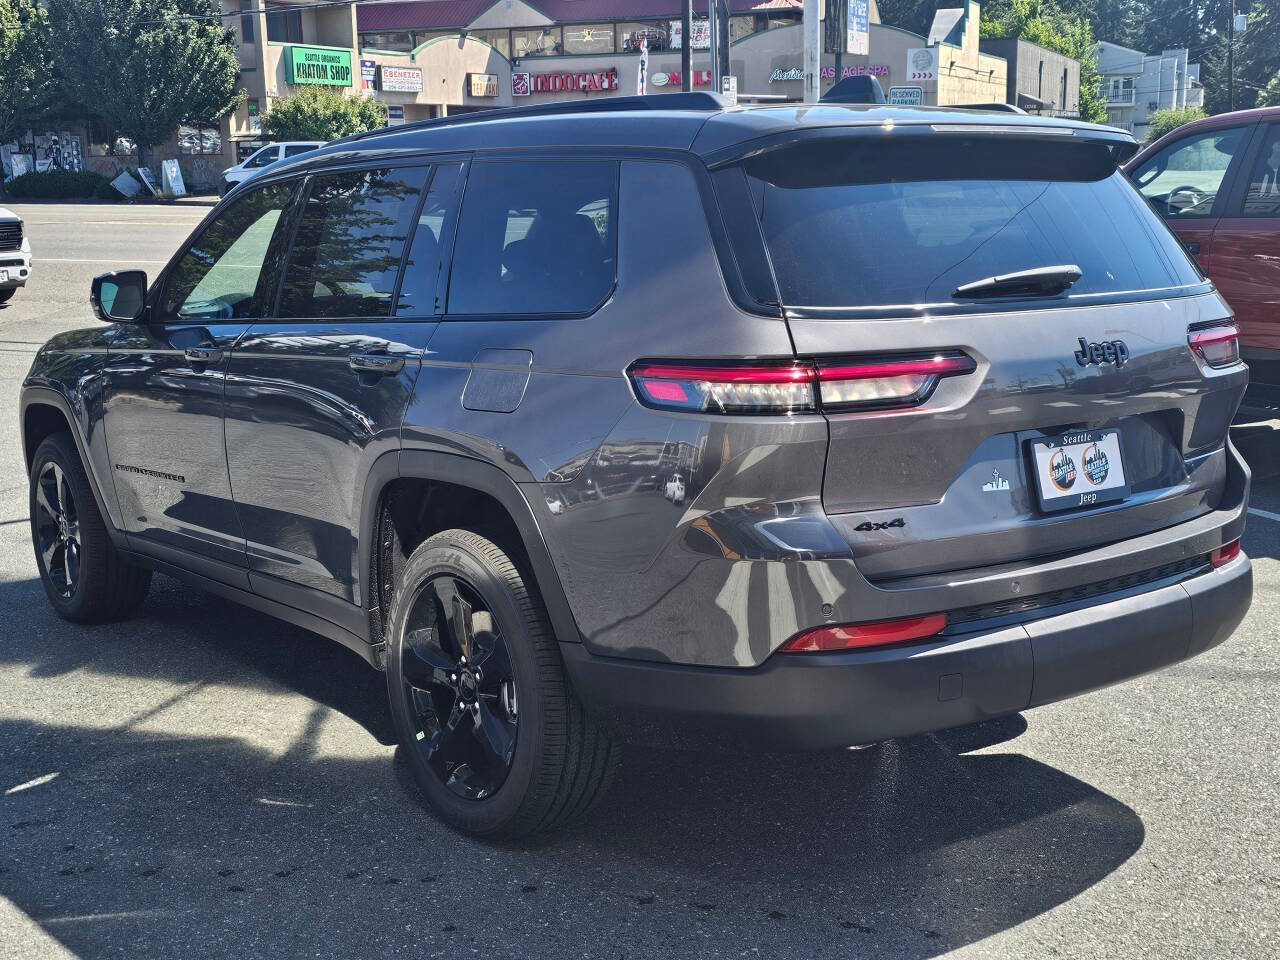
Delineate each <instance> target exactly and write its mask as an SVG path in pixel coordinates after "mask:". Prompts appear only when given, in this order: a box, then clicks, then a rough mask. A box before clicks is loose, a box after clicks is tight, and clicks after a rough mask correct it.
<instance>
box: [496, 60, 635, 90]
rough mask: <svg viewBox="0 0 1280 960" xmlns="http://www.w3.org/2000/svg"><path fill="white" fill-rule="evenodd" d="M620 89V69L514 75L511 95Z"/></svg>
mask: <svg viewBox="0 0 1280 960" xmlns="http://www.w3.org/2000/svg"><path fill="white" fill-rule="evenodd" d="M617 89H618V68H617V67H609V68H608V69H607V70H592V71H589V72H587V73H513V74H512V75H511V95H512V96H513V97H527V96H528V95H529V94H531V93H607V92H609V91H613V90H617Z"/></svg>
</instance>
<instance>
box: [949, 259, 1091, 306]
mask: <svg viewBox="0 0 1280 960" xmlns="http://www.w3.org/2000/svg"><path fill="white" fill-rule="evenodd" d="M1080 277H1081V272H1080V268H1079V267H1077V266H1076V265H1075V264H1074V263H1064V264H1060V265H1058V266H1056V267H1033V268H1031V269H1030V270H1018V271H1015V272H1014V273H1004V274H1001V275H1000V276H997V277H987V278H986V279H983V280H974V281H973V282H972V283H965V284H961V285H960V286H958V287H956V289H955V292H954V293H953V294H952V296H953V297H958V298H960V299H978V298H980V297H1016V296H1033V295H1036V294H1053V293H1061V292H1062V291H1063V290H1066V289H1067V288H1068V287H1070V286H1071V285H1072V284H1073V283H1075V282H1076V281H1077V280H1079V279H1080Z"/></svg>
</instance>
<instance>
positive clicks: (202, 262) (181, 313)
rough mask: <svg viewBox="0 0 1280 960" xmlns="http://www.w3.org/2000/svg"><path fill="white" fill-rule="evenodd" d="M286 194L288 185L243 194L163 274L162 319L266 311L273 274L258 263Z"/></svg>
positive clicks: (265, 252)
mask: <svg viewBox="0 0 1280 960" xmlns="http://www.w3.org/2000/svg"><path fill="white" fill-rule="evenodd" d="M292 195H293V186H292V185H290V184H273V185H271V186H269V187H262V188H260V189H258V190H254V191H252V192H251V193H248V194H246V195H245V196H243V197H241V198H240V199H239V200H236V201H235V202H234V203H232V204H231V206H229V207H227V209H226V210H224V211H223V212H222V213H220V214H219V215H218V218H217V219H216V220H214V221H213V223H211V224H209V226H208V228H206V229H205V230H204V231H203V232H202V233H201V234H200V236H199V237H198V238H197V239H196V240H195V242H194V243H193V244H192V245H191V247H190V248H189V249H188V250H187V252H186V253H185V254H184V255H183V257H182V259H181V260H179V261H178V263H177V265H176V266H175V267H174V268H173V270H172V272H171V273H170V274H169V279H168V281H167V282H166V285H165V296H164V302H163V304H162V310H163V314H164V319H166V320H174V319H177V320H183V321H187V320H230V319H249V318H254V317H260V316H262V315H263V314H264V312H266V311H267V310H269V307H270V304H269V302H268V301H269V299H270V295H271V294H272V293H273V292H274V278H276V277H278V276H279V273H278V272H277V271H276V270H274V269H269V268H268V269H264V265H266V264H267V256H268V252H270V251H272V247H271V241H272V239H273V238H274V237H275V236H276V234H277V233H278V232H279V229H280V220H281V214H282V213H283V212H284V209H285V208H286V207H287V206H288V205H289V199H290V197H291V196H292ZM278 247H279V244H277V247H276V249H275V251H274V252H272V259H273V260H274V259H276V257H277V255H278Z"/></svg>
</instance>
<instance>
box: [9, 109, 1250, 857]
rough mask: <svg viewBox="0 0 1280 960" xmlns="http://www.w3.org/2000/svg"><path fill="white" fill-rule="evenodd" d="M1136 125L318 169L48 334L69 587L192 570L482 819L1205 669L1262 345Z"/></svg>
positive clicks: (116, 603)
mask: <svg viewBox="0 0 1280 960" xmlns="http://www.w3.org/2000/svg"><path fill="white" fill-rule="evenodd" d="M1134 149H1135V145H1134V143H1133V141H1132V139H1131V138H1130V137H1129V136H1128V135H1127V134H1124V133H1122V132H1120V131H1117V130H1111V129H1107V128H1103V127H1097V126H1090V125H1087V124H1080V123H1074V122H1071V121H1067V120H1059V119H1047V118H1046V119H1041V118H1031V117H1026V116H1018V115H1011V114H983V113H976V112H965V111H948V110H940V109H936V108H921V109H913V108H903V107H888V106H883V105H879V106H871V107H847V106H829V105H821V106H797V105H787V106H772V107H764V108H729V107H726V106H725V104H723V103H722V102H720V101H719V100H718V98H715V97H712V96H709V95H699V94H692V95H674V94H673V95H667V96H664V97H656V98H647V99H646V98H619V99H614V100H610V101H603V102H588V103H581V104H573V105H555V106H552V107H535V108H527V109H513V110H505V111H495V112H491V113H483V114H477V115H469V116H464V117H459V118H449V119H447V120H443V121H433V122H428V123H423V124H417V125H408V126H403V127H399V128H396V129H393V130H384V131H377V132H375V133H372V134H367V135H362V136H359V137H355V138H351V139H348V140H346V141H342V142H338V143H334V144H331V145H329V146H328V147H325V148H323V149H321V150H319V151H316V152H315V153H313V154H309V155H307V156H305V157H303V158H299V159H298V160H297V161H294V162H285V163H283V164H282V165H279V166H277V167H273V168H272V169H271V170H269V171H267V172H265V173H264V174H262V175H261V176H260V177H259V178H255V180H254V181H253V182H252V183H250V184H246V185H244V186H243V187H240V188H238V189H236V190H235V191H233V192H232V193H231V194H230V195H229V196H228V197H227V198H226V199H225V200H223V201H222V202H221V203H220V204H219V205H218V207H217V208H216V209H214V210H213V212H212V213H210V215H209V216H208V217H207V218H206V220H205V222H204V223H203V224H202V225H201V226H200V227H199V229H198V230H197V231H196V233H195V234H194V236H193V237H192V238H191V239H190V240H189V241H188V242H187V243H186V244H185V245H184V246H183V247H182V248H181V249H180V250H179V251H178V253H177V254H176V255H175V256H174V258H173V259H172V261H171V262H170V263H169V264H168V266H167V267H166V268H165V269H164V270H163V271H162V272H161V273H160V275H159V277H158V278H156V280H155V282H154V283H152V284H150V286H149V287H148V285H147V282H146V277H145V276H144V275H142V274H140V273H137V272H122V273H115V274H105V275H103V276H101V277H99V278H98V279H97V280H96V281H95V283H94V288H93V291H92V302H93V305H94V308H95V310H96V311H97V313H98V316H99V317H100V318H101V319H102V320H103V321H105V325H103V326H100V327H97V328H95V329H93V330H82V331H77V332H74V333H69V334H65V335H63V336H59V337H55V338H54V339H53V340H51V341H50V342H49V343H48V344H47V345H46V346H45V347H44V348H43V349H42V350H41V351H40V353H39V355H38V356H37V358H36V361H35V364H34V366H33V368H32V370H31V373H30V375H29V376H28V378H27V380H26V382H25V384H24V387H23V394H22V405H21V406H22V412H21V416H22V425H21V426H22V435H23V439H24V443H25V454H26V462H27V465H28V466H29V468H30V477H31V529H32V537H33V540H34V544H35V549H36V555H37V558H38V560H39V566H40V573H41V577H42V578H43V581H44V585H45V588H46V590H47V591H48V595H49V599H50V601H51V602H52V603H53V605H54V606H55V607H56V608H57V610H58V612H59V613H60V614H62V615H63V616H65V617H66V618H68V619H70V620H75V621H95V620H103V619H107V618H115V617H121V616H124V615H125V614H127V613H129V612H130V611H132V610H133V609H135V608H136V607H137V606H138V604H139V603H140V602H141V601H142V599H143V597H144V596H145V594H146V592H147V587H148V582H149V578H150V576H151V571H153V570H159V571H161V572H163V573H167V574H171V575H173V576H176V577H179V578H181V579H183V580H185V581H187V582H189V583H191V584H194V585H196V586H198V587H200V588H201V589H203V590H207V591H211V592H213V593H215V594H218V595H221V596H224V597H228V598H231V599H233V600H236V601H239V602H242V603H244V604H247V605H249V606H251V607H254V608H256V609H258V610H262V611H266V612H268V613H271V614H274V615H275V616H277V617H280V618H282V619H284V620H288V621H290V622H292V623H295V624H300V625H302V626H304V627H307V628H309V629H311V630H314V631H316V632H317V633H320V634H323V635H325V636H327V637H331V638H333V639H335V640H337V641H338V642H340V643H343V644H345V645H346V646H348V647H350V648H351V649H352V650H355V651H356V652H358V653H359V654H360V655H361V656H362V657H363V658H364V659H365V660H367V661H368V662H369V663H370V664H371V665H373V666H374V667H376V668H379V669H383V670H385V672H386V677H387V689H388V692H389V694H390V701H391V707H392V711H393V714H394V717H395V721H396V724H397V728H398V732H399V736H400V740H401V743H402V746H403V749H404V752H405V755H406V756H407V758H408V761H409V763H410V765H411V767H412V770H413V773H414V775H415V777H416V779H417V781H418V782H419V783H420V785H421V788H422V790H423V792H424V794H425V796H426V799H427V800H428V802H429V804H430V806H431V807H432V809H433V810H434V811H435V812H436V813H437V814H438V815H439V816H441V817H442V818H443V819H445V820H446V821H448V822H449V823H450V824H453V825H454V826H455V827H457V828H459V829H462V830H465V831H469V832H473V833H476V834H485V835H496V834H506V835H516V834H523V833H529V832H531V831H536V830H541V829H547V828H551V827H554V826H555V825H557V824H559V823H562V822H564V821H565V820H566V819H567V818H570V817H572V816H575V815H577V814H580V813H582V812H583V811H585V810H586V809H588V808H589V807H590V806H591V805H592V804H593V803H594V802H596V801H597V800H599V799H600V797H601V796H602V795H603V793H604V791H605V789H606V787H607V784H608V782H609V779H610V776H611V773H612V771H613V770H614V768H615V766H616V764H617V760H618V752H617V746H616V744H617V743H618V742H619V741H620V740H623V739H627V738H630V737H647V738H652V737H655V736H657V737H664V738H666V739H667V740H668V741H671V740H674V739H676V738H679V739H680V740H682V741H683V740H686V739H690V738H695V737H696V738H698V739H703V738H705V739H706V741H707V742H712V743H714V742H720V743H725V742H728V743H730V744H732V745H734V746H738V747H748V746H761V747H769V748H777V747H783V748H798V747H804V748H826V747H837V746H844V745H853V744H867V743H872V742H875V741H880V740H884V739H887V738H893V737H902V736H907V735H911V734H917V733H920V732H923V731H930V730H937V729H941V728H945V727H952V726H956V725H961V724H970V723H974V722H977V721H981V720H983V719H985V718H989V717H993V716H998V715H1001V714H1009V713H1012V712H1015V711H1020V710H1024V709H1026V708H1028V707H1034V706H1037V705H1039V704H1044V703H1047V702H1050V701H1054V700H1058V699H1060V698H1063V697H1068V696H1071V695H1074V694H1078V693H1082V692H1084V691H1087V690H1092V689H1095V688H1097V687H1100V686H1103V685H1105V684H1109V683H1113V682H1116V681H1119V680H1123V679H1125V678H1128V677H1133V676H1135V675H1137V674H1140V673H1143V672H1145V671H1149V670H1154V669H1157V668H1159V667H1163V666H1165V665H1167V664H1171V663H1174V662H1176V661H1179V660H1182V659H1184V658H1187V657H1190V656H1194V655H1195V654H1198V653H1201V652H1203V651H1204V650H1206V649H1208V648H1210V647H1212V646H1214V645H1215V644H1218V643H1221V642H1222V641H1223V640H1224V639H1226V637H1227V636H1228V635H1229V634H1230V633H1231V631H1232V630H1233V629H1234V628H1235V626H1236V625H1237V624H1238V623H1239V622H1240V620H1241V618H1242V617H1243V616H1244V614H1245V611H1246V609H1247V608H1248V606H1249V602H1250V598H1251V593H1252V582H1251V573H1250V565H1249V561H1248V559H1247V558H1246V557H1245V556H1244V555H1243V554H1242V553H1241V552H1240V545H1239V541H1240V534H1241V532H1242V530H1243V528H1244V522H1245V505H1246V501H1247V497H1248V488H1249V472H1248V469H1247V468H1246V466H1245V464H1244V463H1243V462H1242V461H1241V459H1240V457H1239V456H1238V454H1237V453H1236V451H1235V450H1234V449H1233V447H1232V446H1231V443H1230V441H1229V440H1228V437H1227V427H1228V424H1229V423H1230V422H1231V419H1232V415H1233V413H1234V412H1235V409H1236V405H1237V403H1238V402H1239V400H1240V397H1241V393H1242V392H1243V390H1244V387H1245V382H1246V378H1247V371H1246V368H1245V367H1244V365H1243V364H1241V362H1240V360H1239V352H1238V348H1237V332H1236V328H1235V326H1234V325H1233V323H1232V315H1231V311H1230V309H1229V308H1228V307H1227V305H1226V304H1225V303H1224V302H1223V300H1222V299H1221V298H1220V297H1219V296H1218V295H1217V294H1216V293H1215V292H1214V290H1213V287H1212V286H1211V285H1210V284H1209V283H1208V282H1207V281H1206V280H1205V278H1204V277H1203V276H1202V275H1201V274H1200V273H1199V272H1198V271H1197V269H1196V267H1195V264H1194V263H1193V262H1192V261H1191V260H1190V259H1189V258H1188V256H1187V255H1186V254H1185V252H1184V251H1183V249H1182V248H1181V247H1180V246H1179V244H1178V242H1177V241H1176V240H1175V239H1174V238H1173V236H1172V235H1171V234H1170V233H1169V231H1168V230H1167V229H1166V228H1165V226H1164V224H1163V223H1162V222H1161V220H1160V218H1159V217H1158V216H1156V215H1155V214H1154V213H1153V212H1152V210H1151V209H1150V208H1149V207H1148V206H1147V204H1146V203H1145V202H1144V201H1143V199H1142V198H1141V196H1139V195H1138V193H1137V192H1136V191H1135V190H1134V189H1133V187H1132V186H1131V185H1130V184H1129V183H1128V181H1126V180H1125V178H1124V176H1123V175H1122V174H1121V173H1119V172H1117V164H1118V163H1120V162H1122V161H1123V160H1125V159H1126V158H1127V157H1128V156H1129V155H1130V154H1131V153H1132V152H1133V151H1134ZM264 642H269V641H268V639H267V638H264Z"/></svg>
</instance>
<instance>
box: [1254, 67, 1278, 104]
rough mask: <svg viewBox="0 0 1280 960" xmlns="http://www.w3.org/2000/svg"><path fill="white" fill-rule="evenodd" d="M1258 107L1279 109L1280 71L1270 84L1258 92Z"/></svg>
mask: <svg viewBox="0 0 1280 960" xmlns="http://www.w3.org/2000/svg"><path fill="white" fill-rule="evenodd" d="M1258 106H1260V107H1280V71H1277V72H1276V75H1275V76H1274V77H1272V78H1271V80H1270V82H1268V83H1267V85H1266V86H1265V87H1263V88H1262V89H1261V90H1259V91H1258Z"/></svg>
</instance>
